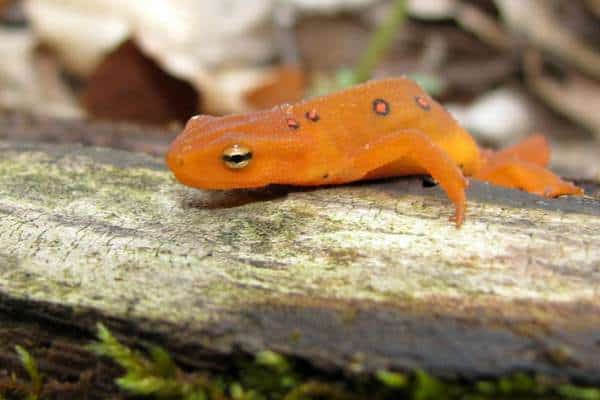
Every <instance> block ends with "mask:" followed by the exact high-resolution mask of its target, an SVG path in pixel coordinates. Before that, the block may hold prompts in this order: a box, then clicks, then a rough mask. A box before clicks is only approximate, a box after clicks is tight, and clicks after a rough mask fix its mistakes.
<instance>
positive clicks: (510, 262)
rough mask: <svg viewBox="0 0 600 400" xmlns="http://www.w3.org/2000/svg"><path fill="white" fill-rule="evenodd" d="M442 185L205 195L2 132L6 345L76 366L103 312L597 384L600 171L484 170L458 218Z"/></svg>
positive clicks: (369, 368) (0, 241)
mask: <svg viewBox="0 0 600 400" xmlns="http://www.w3.org/2000/svg"><path fill="white" fill-rule="evenodd" d="M427 186H429V185H424V183H423V179H421V178H418V177H417V178H399V179H391V180H387V181H379V182H362V183H357V184H352V185H344V186H336V187H322V188H311V189H300V188H293V187H269V188H265V189H260V190H244V191H228V192H207V191H201V190H195V189H191V188H187V187H184V186H182V185H180V184H178V183H177V182H176V181H175V180H174V179H173V177H172V176H171V174H170V172H169V171H168V170H166V168H165V166H164V163H163V160H162V159H161V158H156V157H153V156H149V155H145V154H141V153H131V152H126V151H121V150H114V149H107V148H96V147H83V146H79V145H74V144H63V145H58V144H42V143H25V142H17V141H11V140H4V141H0V322H1V327H2V331H0V334H1V335H2V337H3V338H4V339H5V340H3V341H2V342H3V344H2V346H1V347H0V361H2V360H3V359H4V360H8V359H9V358H10V357H8V356H6V354H7V352H8V351H9V350H8V347H6V343H12V342H11V340H12V339H11V340H7V337H8V336H10V335H12V336H18V335H20V334H21V335H24V336H23V337H27V338H28V340H29V341H30V342H31V343H37V344H40V343H46V347H48V345H47V343H48V341H49V340H52V343H53V345H52V346H50V347H53V349H51V350H53V351H54V353H53V354H54V358H52V357H46V358H45V359H44V360H43V365H44V366H45V367H44V368H47V369H52V368H54V369H61V368H62V371H63V372H64V373H63V375H69V374H74V373H76V371H77V370H78V368H81V365H80V364H81V359H82V357H84V356H82V355H81V354H78V353H77V352H76V351H72V349H71V350H70V351H71V352H70V353H69V352H66V351H63V353H67V354H62V355H61V356H60V357H56V353H57V352H58V353H59V354H60V353H61V347H60V346H58V347H59V349H58V350H56V343H59V344H60V343H61V340H62V341H68V342H69V343H78V344H82V343H83V342H85V341H86V340H88V339H89V338H91V337H92V333H93V331H94V323H95V322H96V321H99V320H100V321H104V322H105V323H108V324H109V326H111V328H112V329H113V330H114V331H115V333H117V334H119V335H123V336H124V337H130V338H136V337H137V338H143V339H146V340H153V341H156V342H159V343H161V344H163V345H164V346H166V347H167V348H168V349H169V350H170V351H171V352H173V354H175V355H176V356H177V357H178V360H185V362H186V363H188V364H189V365H195V366H201V365H206V364H207V363H209V364H210V363H213V364H214V363H215V360H216V359H217V358H216V357H225V358H227V357H230V356H233V355H235V354H239V353H243V354H248V353H254V352H257V351H260V350H264V349H272V350H275V351H277V352H281V353H283V354H285V355H288V356H293V357H299V358H301V359H303V360H306V361H307V362H309V363H310V364H311V365H313V366H314V367H315V368H320V369H323V370H328V371H330V370H334V371H344V372H347V373H356V372H367V373H370V372H374V371H377V370H379V369H391V370H399V371H412V370H415V369H424V370H426V371H428V372H429V373H431V374H434V375H435V376H438V377H441V378H451V379H455V378H464V379H477V378H480V377H483V376H485V377H500V376H504V375H506V374H511V373H514V372H517V371H526V372H533V373H539V374H544V375H548V376H551V377H556V378H560V379H568V380H574V381H578V382H585V383H590V384H599V383H600V357H599V355H600V302H599V300H600V291H599V288H600V246H599V245H600V196H599V195H598V193H600V185H598V184H595V183H589V184H587V185H586V189H587V192H588V193H590V194H591V195H587V196H585V197H564V198H558V199H543V198H540V197H536V196H533V195H530V194H527V193H522V192H519V191H514V190H507V189H502V188H498V187H493V186H490V185H487V184H484V183H481V182H472V184H471V186H470V188H469V190H468V210H467V218H466V221H465V223H464V225H463V226H462V227H461V228H460V229H457V228H456V227H455V226H454V225H453V224H452V223H451V222H449V218H450V217H451V216H452V214H453V207H452V205H451V204H450V202H449V201H448V199H447V198H446V196H445V195H444V194H443V192H442V191H441V189H440V188H439V187H427ZM31 327H35V329H33V330H30V328H31ZM24 332H27V333H24ZM31 332H35V333H31ZM28 335H29V336H28ZM33 336H35V337H33ZM14 340H17V339H14ZM14 340H13V341H14ZM64 348H65V346H63V350H64ZM72 353H74V354H75V355H73V354H72ZM43 354H44V355H47V352H46V353H43ZM2 357H4V358H2ZM61 357H62V358H61ZM57 360H58V361H57ZM61 360H62V361H61ZM65 360H67V361H65ZM73 360H80V364H77V362H74V361H73ZM13 361H14V360H13ZM90 362H91V361H90ZM90 362H88V361H86V363H87V364H86V365H89V364H90ZM84 364H85V363H84ZM78 365H79V366H78Z"/></svg>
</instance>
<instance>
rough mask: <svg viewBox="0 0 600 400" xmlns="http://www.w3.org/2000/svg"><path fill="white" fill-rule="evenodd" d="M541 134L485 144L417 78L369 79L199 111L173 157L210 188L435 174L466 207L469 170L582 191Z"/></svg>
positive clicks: (538, 188) (522, 184)
mask: <svg viewBox="0 0 600 400" xmlns="http://www.w3.org/2000/svg"><path fill="white" fill-rule="evenodd" d="M549 154H550V150H549V146H548V144H547V142H546V140H545V139H544V138H543V137H542V136H539V135H535V136H531V137H530V138H528V139H526V140H525V141H524V142H522V143H521V144H518V145H516V146H514V147H512V148H509V149H506V150H503V151H499V152H492V151H489V150H480V149H479V148H478V147H477V145H476V143H475V141H474V140H473V138H472V137H471V135H469V133H468V132H467V131H466V130H465V129H463V128H462V127H461V126H460V125H459V124H458V123H457V122H456V121H455V120H454V118H452V116H451V115H450V114H449V113H448V112H447V111H446V110H445V109H444V108H443V107H442V106H441V105H440V104H439V103H437V102H436V101H434V100H433V99H432V98H431V97H429V96H428V95H427V94H426V93H425V92H424V91H423V90H422V89H421V88H420V87H419V86H418V85H417V84H416V83H415V82H413V81H411V80H410V79H407V78H396V79H385V80H379V81H370V82H367V83H365V84H362V85H358V86H355V87H352V88H350V89H347V90H343V91H340V92H337V93H333V94H330V95H327V96H323V97H318V98H314V99H310V100H306V101H303V102H300V103H297V104H295V105H287V104H286V105H280V106H277V107H275V108H273V109H270V110H265V111H258V112H253V113H248V114H241V115H230V116H224V117H212V116H207V115H202V116H196V117H193V118H191V119H190V121H189V122H188V123H187V125H186V127H185V129H184V131H183V132H182V133H181V134H180V135H179V136H178V137H177V138H176V139H175V141H174V142H173V143H172V144H171V148H170V150H169V152H168V154H167V163H168V165H169V168H170V169H171V170H172V171H173V172H174V174H175V177H176V178H177V179H178V180H179V181H181V182H182V183H184V184H186V185H189V186H193V187H197V188H202V189H235V188H255V187H261V186H266V185H269V184H291V185H310V186H313V185H330V184H340V183H345V182H352V181H357V180H362V179H377V178H384V177H392V176H402V175H415V174H429V175H431V176H432V177H433V178H434V179H435V180H436V181H437V182H439V184H440V186H441V187H442V188H443V189H444V190H445V192H446V193H447V195H448V197H449V198H450V199H451V200H452V202H454V205H455V207H456V214H455V217H454V218H455V221H456V224H457V226H460V224H461V223H462V221H463V218H464V214H465V200H466V197H465V188H466V187H467V180H466V178H465V176H472V177H474V178H477V179H481V180H484V181H488V182H491V183H493V184H496V185H500V186H505V187H509V188H518V189H521V190H525V191H528V192H531V193H535V194H538V195H541V196H546V197H556V196H559V195H563V194H582V193H583V191H582V190H581V189H580V188H578V187H576V186H574V185H573V184H571V183H568V182H565V181H563V180H561V179H560V178H559V177H558V176H556V175H554V174H553V173H552V172H550V171H549V170H547V169H545V166H546V165H547V163H548V160H549Z"/></svg>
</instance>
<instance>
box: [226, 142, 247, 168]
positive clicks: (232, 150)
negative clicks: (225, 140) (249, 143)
mask: <svg viewBox="0 0 600 400" xmlns="http://www.w3.org/2000/svg"><path fill="white" fill-rule="evenodd" d="M221 158H222V159H223V162H224V163H225V165H226V166H227V167H229V168H231V169H241V168H244V167H246V166H248V164H250V160H252V150H250V149H249V148H247V147H245V146H242V145H239V144H234V145H233V146H231V147H228V148H226V149H225V150H223V155H222V156H221Z"/></svg>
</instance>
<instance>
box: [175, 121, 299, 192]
mask: <svg viewBox="0 0 600 400" xmlns="http://www.w3.org/2000/svg"><path fill="white" fill-rule="evenodd" d="M278 114H279V113H278V112H277V110H271V111H265V112H260V113H253V114H248V115H232V116H226V117H210V116H198V117H193V118H192V119H190V120H189V121H188V123H187V125H186V127H185V129H184V130H183V132H182V133H181V134H180V135H179V136H178V137H177V138H176V139H175V140H174V141H173V143H172V144H171V147H170V149H169V152H168V153H167V157H166V160H167V164H168V166H169V168H170V169H171V170H172V171H173V173H174V174H175V176H176V178H177V179H178V180H179V181H181V182H182V183H184V184H186V185H188V186H193V187H197V188H202V189H234V188H252V187H261V186H266V185H268V184H271V183H279V182H285V181H286V179H285V178H286V175H287V174H294V172H298V168H299V165H302V159H303V158H305V157H306V154H307V152H308V149H307V147H306V141H303V140H299V138H298V136H297V135H294V134H289V133H287V132H286V131H285V129H283V128H284V126H283V124H284V123H285V119H284V118H282V117H281V116H279V115H278Z"/></svg>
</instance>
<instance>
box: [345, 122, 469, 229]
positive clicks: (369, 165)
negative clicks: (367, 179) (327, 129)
mask: <svg viewBox="0 0 600 400" xmlns="http://www.w3.org/2000/svg"><path fill="white" fill-rule="evenodd" d="M406 158H408V159H411V160H413V161H414V162H415V163H416V164H418V165H420V166H421V167H422V168H423V169H424V170H426V171H427V172H428V173H429V174H430V175H431V176H432V177H433V178H434V179H435V180H436V181H438V182H439V184H440V186H441V187H442V188H443V189H444V190H445V191H446V193H447V195H448V197H449V198H450V200H452V202H453V203H454V205H455V207H456V215H455V221H456V226H460V225H461V224H462V221H463V219H464V215H465V200H466V196H465V188H466V187H467V180H466V179H465V178H464V176H463V174H462V172H461V171H460V169H459V168H458V167H457V166H456V164H455V162H454V161H452V159H451V158H450V157H449V156H448V154H447V153H446V152H445V151H444V150H443V149H442V148H441V147H440V146H438V145H437V144H436V143H435V142H434V141H432V140H431V139H430V138H429V136H427V135H425V134H424V133H422V132H420V131H418V130H414V129H407V130H401V131H396V132H392V133H388V134H386V135H383V136H382V137H381V138H379V139H378V140H377V141H376V142H374V143H370V144H369V145H368V146H367V147H365V148H364V149H363V150H362V151H361V152H360V153H359V154H357V155H356V157H355V159H354V163H353V170H354V171H360V172H362V173H364V174H363V176H364V175H366V174H367V173H368V172H370V171H373V170H375V169H377V168H379V167H382V166H384V165H386V164H389V163H391V162H394V161H397V160H399V159H406ZM360 178H361V177H358V179H360Z"/></svg>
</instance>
